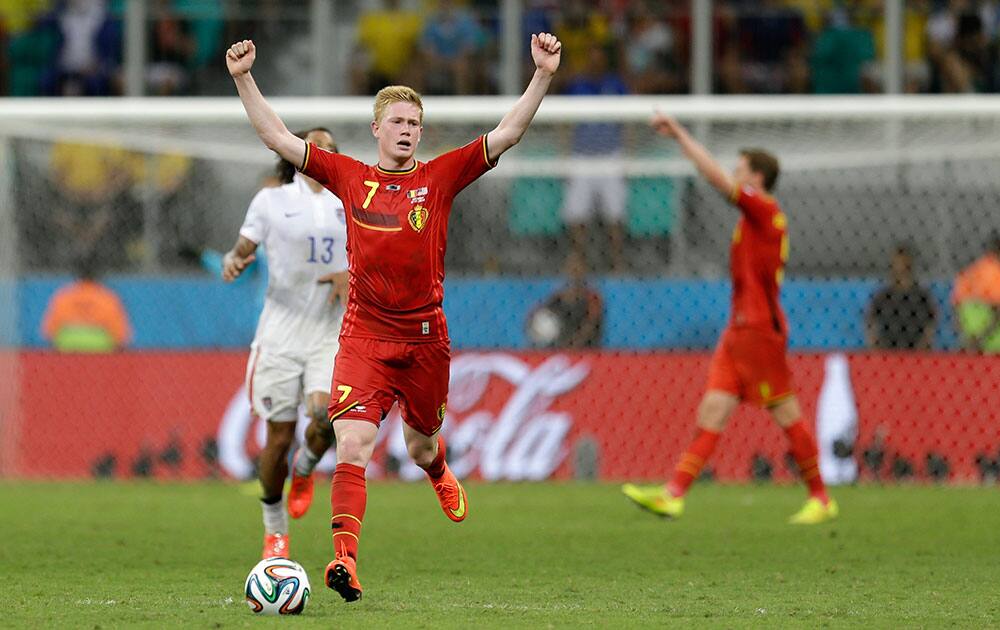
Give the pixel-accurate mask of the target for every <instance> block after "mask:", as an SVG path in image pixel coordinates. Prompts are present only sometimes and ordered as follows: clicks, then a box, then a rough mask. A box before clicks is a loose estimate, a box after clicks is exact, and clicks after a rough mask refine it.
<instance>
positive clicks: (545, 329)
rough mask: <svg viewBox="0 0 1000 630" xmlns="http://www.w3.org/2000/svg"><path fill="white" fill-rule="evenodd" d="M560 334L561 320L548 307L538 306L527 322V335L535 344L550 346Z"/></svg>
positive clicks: (544, 346)
mask: <svg viewBox="0 0 1000 630" xmlns="http://www.w3.org/2000/svg"><path fill="white" fill-rule="evenodd" d="M561 334H562V321H560V320H559V316H558V315H556V314H555V313H553V312H552V310H551V309H548V308H540V309H538V310H537V311H535V313H534V314H533V315H532V316H531V320H530V321H529V322H528V337H529V338H530V339H531V341H532V343H534V344H535V345H536V346H541V347H543V348H548V347H551V346H552V345H554V344H555V342H556V340H557V339H559V335H561Z"/></svg>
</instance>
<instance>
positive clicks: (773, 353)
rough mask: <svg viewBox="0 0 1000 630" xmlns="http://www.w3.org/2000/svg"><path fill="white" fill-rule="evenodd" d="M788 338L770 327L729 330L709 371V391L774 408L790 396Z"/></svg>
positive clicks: (724, 335)
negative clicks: (721, 392)
mask: <svg viewBox="0 0 1000 630" xmlns="http://www.w3.org/2000/svg"><path fill="white" fill-rule="evenodd" d="M787 348H788V338H787V337H786V336H785V335H783V334H781V333H779V332H777V331H775V330H771V329H769V328H757V327H753V328H751V327H740V328H726V330H725V331H723V333H722V337H721V338H720V339H719V345H718V346H716V348H715V354H714V355H712V364H711V366H709V368H708V387H707V389H709V390H713V389H714V390H721V391H724V392H727V393H730V394H732V395H734V396H738V397H739V398H740V400H743V401H746V402H750V403H755V404H758V405H760V406H762V407H771V406H773V405H775V404H777V403H779V402H781V400H782V399H784V398H787V397H789V396H791V395H792V394H793V393H794V391H792V373H791V371H790V370H789V369H788V360H787V357H786V350H787Z"/></svg>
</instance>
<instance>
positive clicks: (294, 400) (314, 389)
mask: <svg viewBox="0 0 1000 630" xmlns="http://www.w3.org/2000/svg"><path fill="white" fill-rule="evenodd" d="M298 135H299V137H301V138H303V139H305V140H306V141H308V142H312V143H314V144H315V145H316V146H319V147H322V148H323V149H326V150H328V151H333V152H336V151H337V147H336V145H335V144H334V141H333V136H332V134H331V133H330V132H329V130H327V129H324V128H315V129H311V130H309V131H308V132H303V133H300V134H298ZM278 176H279V178H280V180H281V182H282V185H280V186H278V187H275V188H264V189H263V190H261V191H260V192H258V193H257V195H256V196H255V197H254V199H253V201H252V202H251V203H250V208H249V210H247V216H246V219H245V220H244V222H243V227H241V228H240V235H239V239H238V240H237V241H236V244H235V245H234V246H233V248H232V249H231V250H230V251H229V252H228V253H226V255H225V257H224V259H223V265H222V277H223V279H224V280H226V281H227V282H231V281H233V280H235V279H236V278H237V277H239V275H240V273H242V272H243V270H244V269H246V268H247V265H249V264H250V263H251V262H253V260H254V258H255V252H256V250H257V247H258V246H260V245H263V246H264V249H265V251H266V252H267V256H268V285H267V297H266V299H265V302H264V310H263V311H262V312H261V314H260V321H259V322H258V324H257V334H256V335H255V337H254V341H253V344H252V345H251V350H250V360H249V362H248V365H247V388H248V390H249V394H250V404H251V407H252V409H253V413H254V414H255V415H257V416H258V417H260V418H261V419H263V420H265V421H266V422H267V444H266V445H265V446H264V449H263V450H262V451H261V453H260V462H259V473H260V485H261V488H262V491H263V497H262V499H261V503H262V508H263V511H264V551H263V554H262V555H263V557H264V558H273V557H283V558H287V557H288V553H289V549H288V547H289V540H288V514H289V513H290V514H291V515H292V516H293V517H295V518H298V517H300V516H302V515H303V514H305V512H306V510H307V509H308V508H309V504H310V503H311V502H312V471H313V468H314V467H315V465H316V462H317V461H319V459H320V458H321V457H322V456H323V454H324V453H325V452H326V450H327V449H328V448H329V447H330V445H331V444H332V443H333V440H334V434H333V427H332V426H331V424H330V422H329V420H328V419H327V412H326V407H327V403H328V402H329V400H330V383H331V381H332V380H333V363H334V357H336V355H337V350H338V349H339V347H340V346H339V341H338V339H339V336H340V325H341V320H342V318H343V315H344V307H345V305H346V302H347V285H348V273H347V248H346V244H347V225H346V223H345V215H344V204H343V203H341V201H340V199H338V198H337V197H336V196H335V195H333V193H331V192H329V191H328V190H326V189H325V188H323V186H321V185H320V184H318V183H317V182H316V181H315V180H313V179H311V178H309V177H306V176H305V175H303V174H301V173H297V172H296V170H295V167H294V166H293V165H292V164H290V163H288V162H285V161H282V162H281V163H279V165H278ZM303 402H304V403H305V405H306V408H307V410H308V413H309V416H310V418H311V420H312V421H311V422H310V424H309V426H308V428H307V430H306V443H305V444H304V445H303V446H302V448H300V449H299V451H298V452H297V453H296V456H295V462H294V464H293V473H292V489H291V491H290V492H289V497H288V511H287V512H286V510H285V504H284V502H283V501H282V498H283V497H282V493H283V489H284V484H285V479H286V478H287V476H288V452H289V448H290V447H291V444H292V441H293V440H294V439H295V425H296V421H297V420H298V416H299V414H298V409H299V405H300V404H301V403H303Z"/></svg>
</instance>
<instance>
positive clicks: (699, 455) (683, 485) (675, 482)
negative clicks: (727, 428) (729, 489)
mask: <svg viewBox="0 0 1000 630" xmlns="http://www.w3.org/2000/svg"><path fill="white" fill-rule="evenodd" d="M719 435H720V434H718V433H716V432H715V431H708V430H706V429H698V433H697V434H696V435H695V438H694V440H693V441H692V442H691V444H690V446H688V448H687V450H686V451H684V454H683V455H681V460H680V461H679V462H677V468H676V469H675V470H674V478H673V479H672V480H671V481H670V483H668V484H667V491H668V492H669V493H670V494H671V495H673V496H675V497H682V496H684V493H686V492H687V490H688V488H689V487H691V484H692V483H693V482H694V480H695V479H697V478H698V474H699V473H700V472H701V468H702V466H704V465H705V462H706V461H708V458H709V456H710V455H711V454H712V451H714V450H715V445H716V443H718V441H719Z"/></svg>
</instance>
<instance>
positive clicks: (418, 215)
mask: <svg viewBox="0 0 1000 630" xmlns="http://www.w3.org/2000/svg"><path fill="white" fill-rule="evenodd" d="M428 214H429V213H428V212H427V208H425V207H423V206H419V205H418V206H413V210H410V214H409V216H407V220H409V222H410V227H411V228H413V231H414V232H420V231H422V230H423V229H424V227H425V226H426V225H427V216H428Z"/></svg>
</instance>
